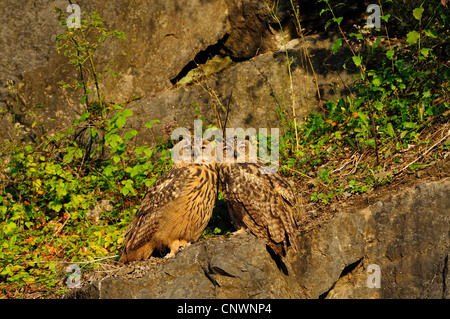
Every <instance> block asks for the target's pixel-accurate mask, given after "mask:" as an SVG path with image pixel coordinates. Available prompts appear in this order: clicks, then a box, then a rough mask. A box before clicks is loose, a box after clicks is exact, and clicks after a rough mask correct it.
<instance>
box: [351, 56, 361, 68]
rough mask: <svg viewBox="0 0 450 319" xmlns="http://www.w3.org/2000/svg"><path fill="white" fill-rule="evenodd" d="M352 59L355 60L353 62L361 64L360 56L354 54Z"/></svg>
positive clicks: (357, 64)
mask: <svg viewBox="0 0 450 319" xmlns="http://www.w3.org/2000/svg"><path fill="white" fill-rule="evenodd" d="M352 60H353V63H355V65H356V66H359V65H361V62H362V60H361V57H360V56H353V57H352Z"/></svg>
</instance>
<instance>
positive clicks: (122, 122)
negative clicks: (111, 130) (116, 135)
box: [116, 116, 127, 129]
mask: <svg viewBox="0 0 450 319" xmlns="http://www.w3.org/2000/svg"><path fill="white" fill-rule="evenodd" d="M126 122H127V118H126V117H125V116H119V117H118V118H117V120H116V126H117V128H119V129H121V128H122V127H123V126H124V125H125V123H126Z"/></svg>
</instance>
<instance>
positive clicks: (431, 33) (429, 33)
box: [425, 30, 438, 39]
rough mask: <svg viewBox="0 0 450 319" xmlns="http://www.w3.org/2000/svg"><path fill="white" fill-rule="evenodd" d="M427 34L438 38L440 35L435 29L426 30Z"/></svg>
mask: <svg viewBox="0 0 450 319" xmlns="http://www.w3.org/2000/svg"><path fill="white" fill-rule="evenodd" d="M425 34H426V35H427V36H428V37H430V38H433V39H436V38H437V37H438V33H437V32H436V31H434V30H425Z"/></svg>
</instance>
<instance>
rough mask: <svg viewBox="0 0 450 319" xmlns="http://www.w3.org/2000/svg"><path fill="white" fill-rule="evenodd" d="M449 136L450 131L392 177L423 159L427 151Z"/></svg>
mask: <svg viewBox="0 0 450 319" xmlns="http://www.w3.org/2000/svg"><path fill="white" fill-rule="evenodd" d="M449 136H450V130H448V131H447V134H446V135H445V136H444V137H442V138H441V139H439V141H437V142H436V143H434V144H433V145H432V146H431V147H429V148H428V149H427V150H426V151H425V152H423V153H422V154H421V155H419V156H418V157H417V158H416V159H415V160H414V161H412V162H411V163H409V164H408V165H406V166H405V167H403V168H402V169H401V170H399V171H397V172H396V173H394V175H398V174H400V173H401V172H403V171H404V170H405V169H407V168H408V167H410V166H411V165H412V164H414V163H415V162H417V161H418V160H419V159H421V158H422V157H424V156H425V155H427V154H428V152H429V151H431V150H432V149H433V148H435V147H436V146H437V145H439V144H440V143H441V142H442V141H443V140H444V139H446V138H447V137H449Z"/></svg>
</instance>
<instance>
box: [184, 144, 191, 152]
mask: <svg viewBox="0 0 450 319" xmlns="http://www.w3.org/2000/svg"><path fill="white" fill-rule="evenodd" d="M191 149H192V147H191V145H186V146H185V147H183V150H185V151H186V152H189V151H190V150H191Z"/></svg>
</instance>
